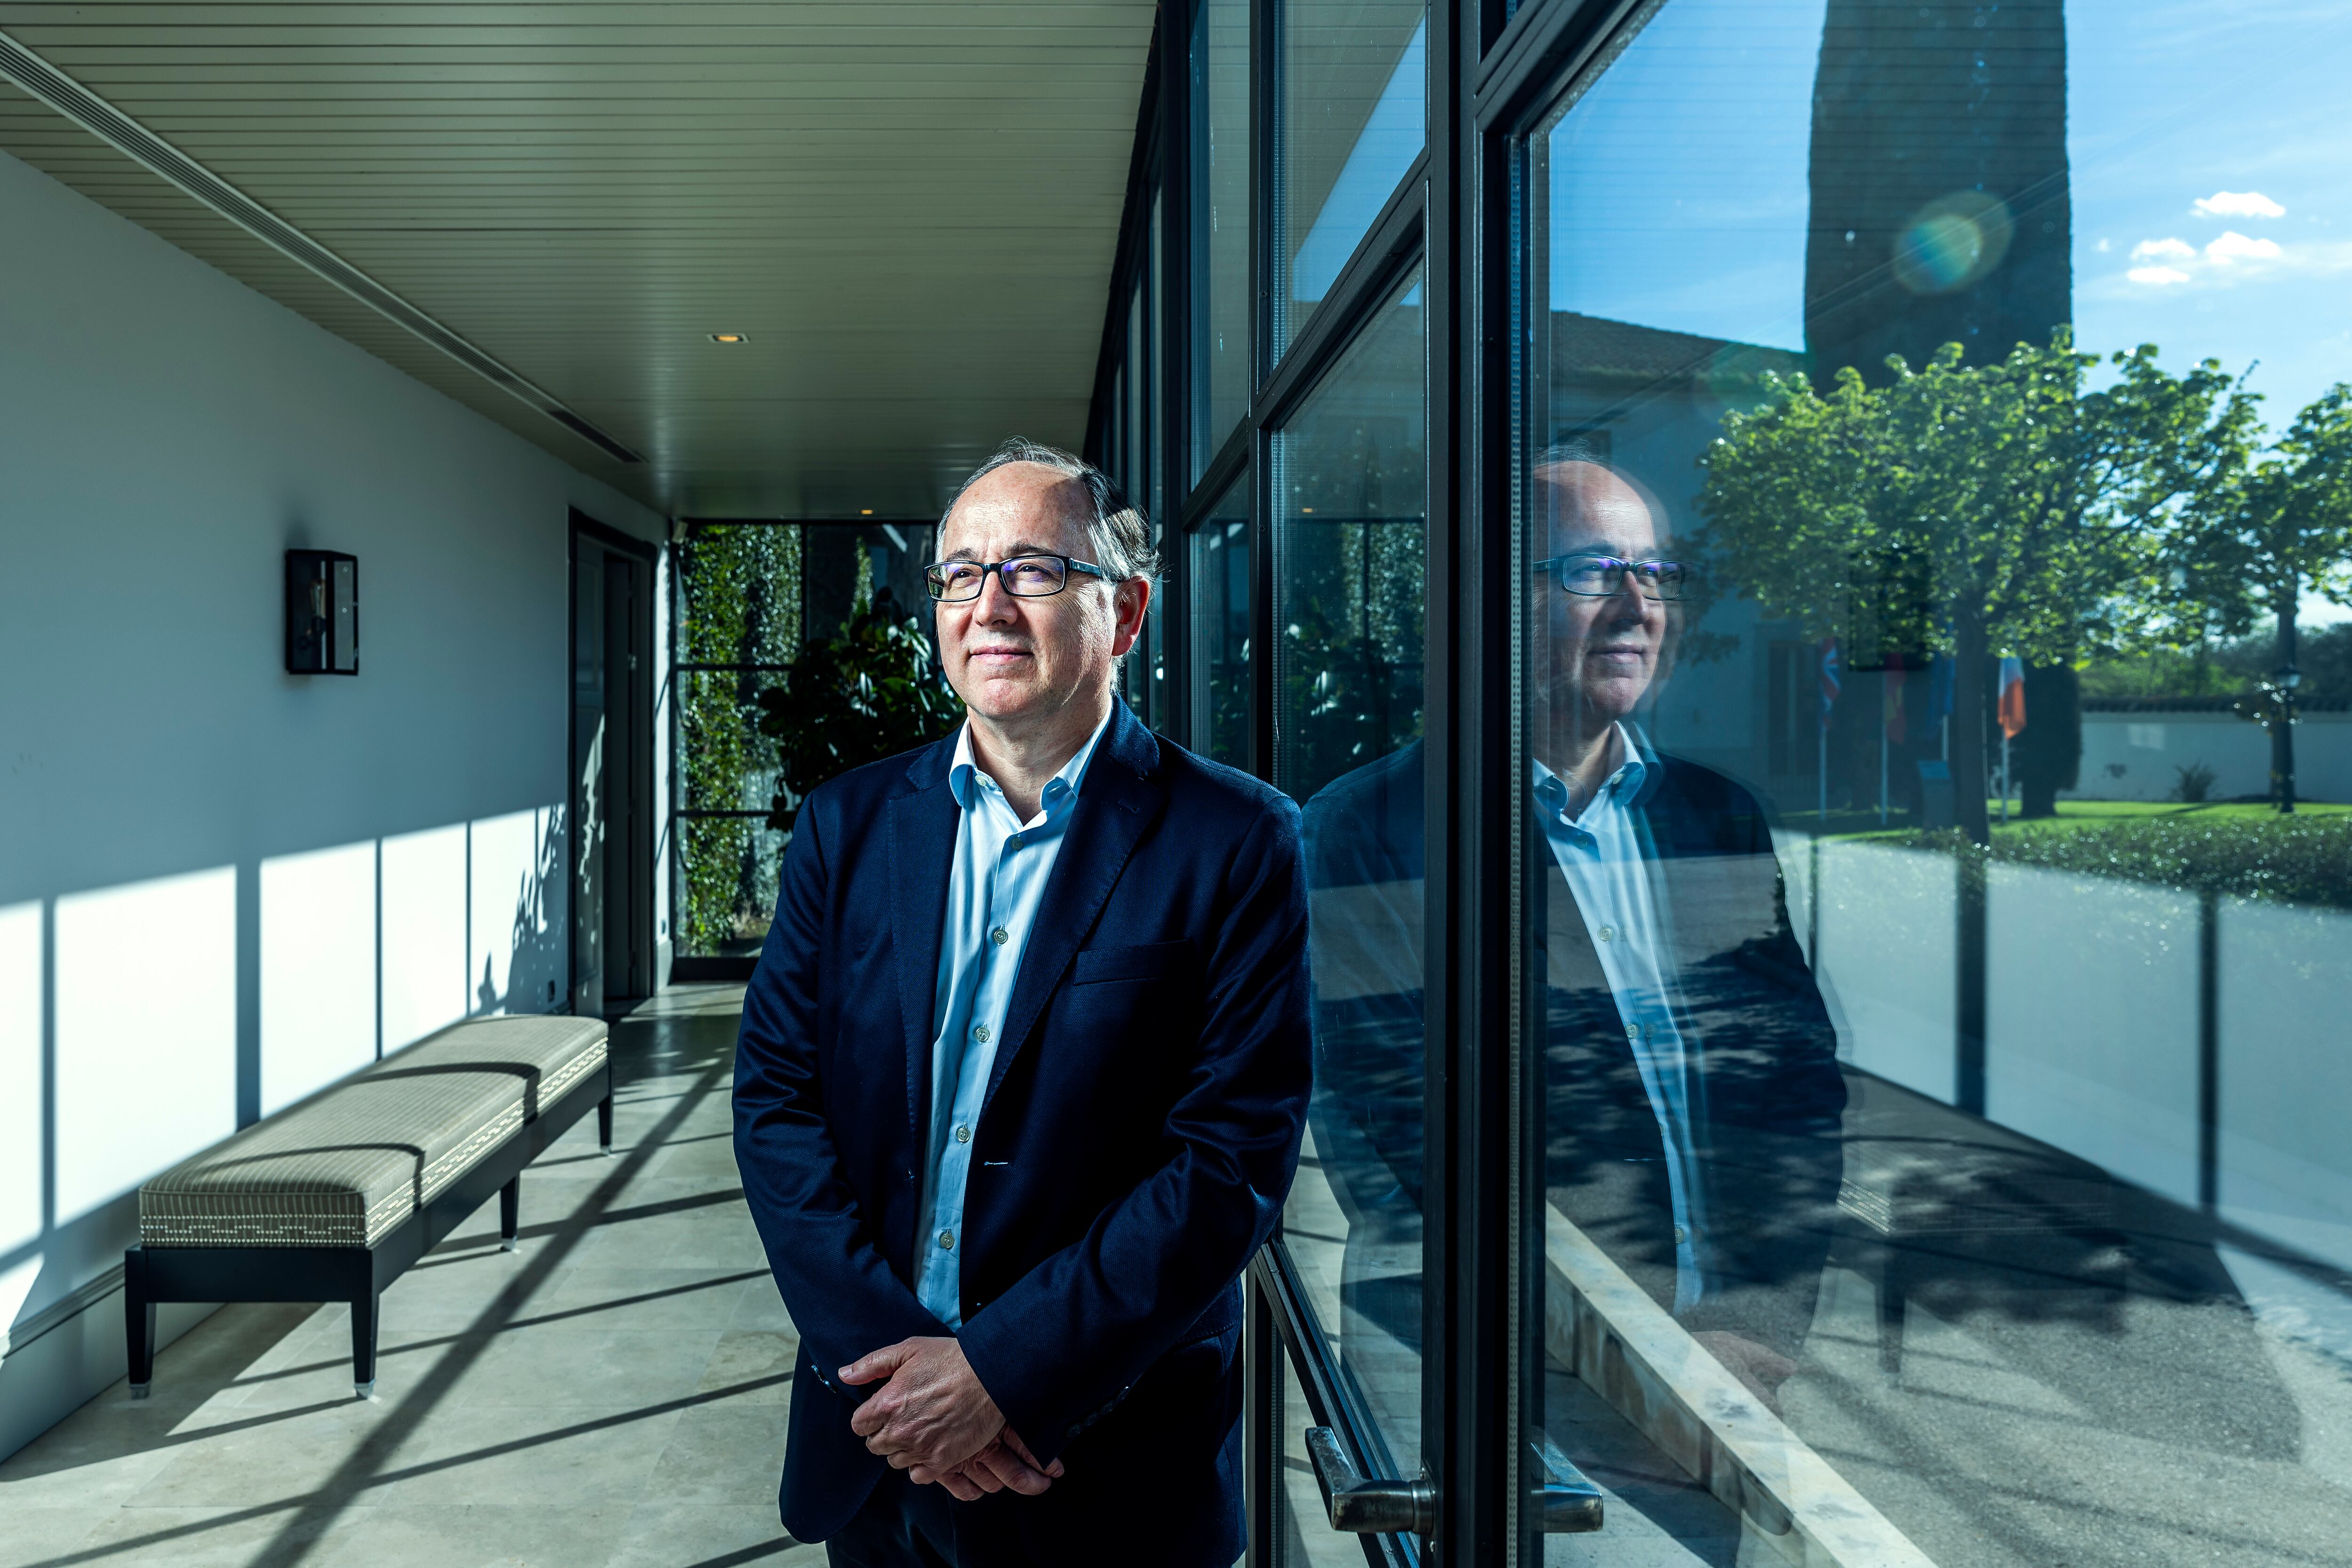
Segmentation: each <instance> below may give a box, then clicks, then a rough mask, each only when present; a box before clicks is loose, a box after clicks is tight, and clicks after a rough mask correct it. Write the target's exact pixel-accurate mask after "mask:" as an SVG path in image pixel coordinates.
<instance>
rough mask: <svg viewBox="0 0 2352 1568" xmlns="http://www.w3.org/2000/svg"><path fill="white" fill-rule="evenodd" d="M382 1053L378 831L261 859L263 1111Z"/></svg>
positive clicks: (267, 1112)
mask: <svg viewBox="0 0 2352 1568" xmlns="http://www.w3.org/2000/svg"><path fill="white" fill-rule="evenodd" d="M374 1059H375V840H373V839H372V838H370V839H363V840H362V841H361V842H360V843H357V844H345V845H341V846H339V847H335V848H332V849H314V850H312V851H310V853H308V854H304V855H280V856H277V857H275V858H271V859H268V860H264V861H263V862H262V863H261V1113H262V1114H263V1115H264V1116H268V1114H270V1113H271V1112H272V1111H275V1110H278V1109H279V1108H281V1107H283V1106H287V1105H290V1104H292V1103H293V1102H294V1101H295V1100H299V1099H301V1098H302V1097H303V1096H304V1095H306V1094H309V1093H310V1091H311V1090H313V1089H322V1088H324V1087H325V1086H326V1085H328V1084H330V1083H332V1082H333V1081H334V1080H335V1079H339V1078H341V1077H342V1076H343V1075H344V1074H345V1073H348V1072H352V1071H354V1070H356V1069H358V1068H362V1067H365V1066H366V1065H367V1064H368V1063H370V1062H372V1061H373V1060H374Z"/></svg>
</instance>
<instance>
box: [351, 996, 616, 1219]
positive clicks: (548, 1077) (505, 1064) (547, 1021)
mask: <svg viewBox="0 0 2352 1568" xmlns="http://www.w3.org/2000/svg"><path fill="white" fill-rule="evenodd" d="M605 1034H606V1030H605V1025H604V1020H603V1019H602V1018H572V1017H566V1016H562V1015H561V1014H552V1013H551V1014H545V1015H541V1016H522V1017H513V1018H474V1019H470V1020H468V1021H467V1022H466V1023H463V1024H456V1025H452V1026H450V1027H448V1028H446V1029H444V1030H442V1031H441V1032H440V1033H439V1034H437V1035H428V1036H426V1037H425V1038H424V1039H421V1040H419V1041H417V1042H416V1044H415V1045H413V1046H410V1047H407V1048H406V1049H405V1050H401V1051H395V1052H394V1053H393V1054H392V1055H391V1056H388V1057H386V1058H383V1060H382V1061H380V1062H378V1063H376V1064H375V1066H373V1067H372V1068H368V1069H367V1070H366V1072H365V1073H364V1074H362V1076H363V1077H373V1076H380V1075H386V1074H391V1073H397V1072H404V1071H407V1070H410V1069H412V1068H418V1067H425V1066H431V1067H468V1068H481V1069H483V1070H484V1071H496V1072H510V1073H512V1074H514V1075H515V1077H516V1078H517V1079H520V1080H521V1083H522V1086H523V1115H524V1117H525V1118H526V1119H527V1120H532V1121H536V1120H537V1119H538V1116H539V1113H540V1110H541V1108H542V1107H544V1106H549V1105H552V1104H554V1103H555V1101H556V1100H559V1099H561V1098H562V1094H563V1091H564V1090H565V1089H570V1088H571V1087H572V1085H573V1084H575V1083H577V1082H579V1081H580V1080H581V1079H583V1078H584V1077H586V1076H587V1075H588V1074H590V1073H592V1072H593V1071H595V1070H596V1069H597V1068H600V1067H602V1066H604V1050H605ZM425 1195H426V1196H428V1197H430V1196H431V1195H432V1194H430V1193H428V1194H425Z"/></svg>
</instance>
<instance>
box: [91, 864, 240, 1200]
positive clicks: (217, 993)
mask: <svg viewBox="0 0 2352 1568" xmlns="http://www.w3.org/2000/svg"><path fill="white" fill-rule="evenodd" d="M134 963H135V965H136V969H137V982H136V984H131V983H129V980H130V976H131V971H132V968H133V965H134ZM56 964H57V1002H56V1005H57V1017H56V1026H57V1075H58V1076H57V1107H58V1110H57V1172H58V1223H59V1224H60V1225H63V1224H66V1223H68V1222H69V1221H71V1220H73V1219H76V1218H79V1216H80V1215H84V1214H87V1213H88V1212H89V1210H91V1209H93V1208H95V1207H96V1206H98V1205H100V1204H102V1203H104V1202H106V1201H107V1200H108V1199H110V1198H112V1197H115V1196H117V1195H118V1194H121V1193H123V1192H126V1191H128V1190H129V1189H130V1188H131V1187H133V1186H136V1185H137V1184H139V1183H140V1182H141V1181H142V1180H144V1179H145V1178H146V1177H147V1176H149V1175H151V1174H152V1173H154V1172H156V1171H159V1170H162V1169H163V1167H164V1166H166V1165H169V1164H170V1163H173V1161H175V1160H178V1159H181V1158H183V1157H184V1156H186V1155H188V1154H191V1153H194V1152H195V1151H196V1150H198V1149H201V1148H203V1147H205V1145H206V1144H208V1143H211V1142H215V1141H216V1140H218V1139H221V1138H225V1137H226V1136H227V1135H228V1134H229V1133H230V1132H232V1131H235V1130H236V868H233V867H229V866H222V867H219V868H215V869H213V870H209V871H197V872H193V873H190V874H189V875H186V876H181V877H163V878H159V879H155V880H153V881H148V882H132V883H130V884H128V885H126V886H123V887H120V888H108V889H103V890H100V891H98V892H92V893H76V894H73V895H71V896H70V897H67V898H61V899H59V900H58V902H57V957H56Z"/></svg>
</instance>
